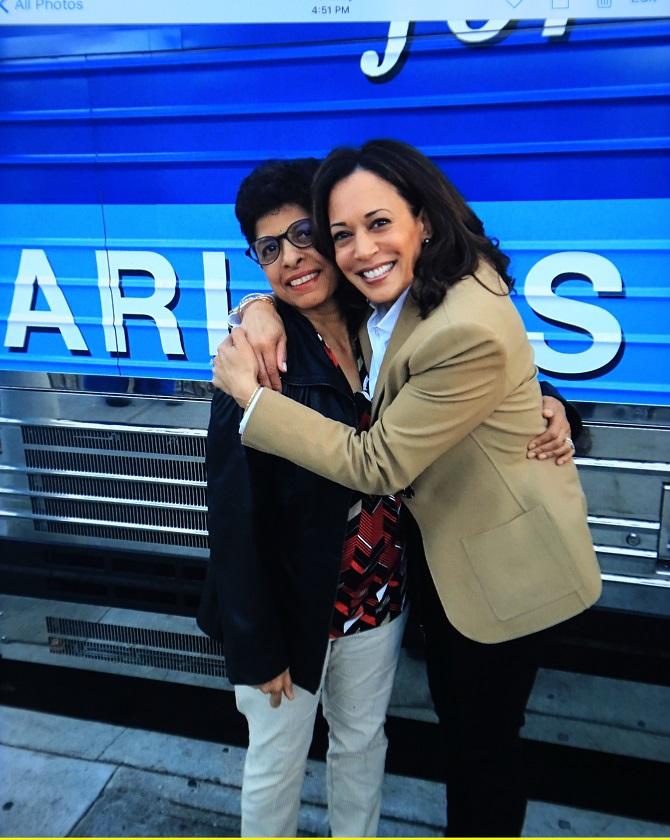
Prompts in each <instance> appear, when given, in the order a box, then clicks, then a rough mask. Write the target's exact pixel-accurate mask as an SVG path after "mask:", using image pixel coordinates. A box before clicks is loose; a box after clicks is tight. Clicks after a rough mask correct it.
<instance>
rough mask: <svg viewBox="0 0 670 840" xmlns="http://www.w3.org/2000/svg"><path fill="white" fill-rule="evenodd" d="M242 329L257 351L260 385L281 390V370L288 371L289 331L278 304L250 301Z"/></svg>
mask: <svg viewBox="0 0 670 840" xmlns="http://www.w3.org/2000/svg"><path fill="white" fill-rule="evenodd" d="M242 329H243V330H244V332H245V334H246V337H247V340H248V341H249V344H250V345H251V347H252V348H253V351H254V353H255V354H256V361H257V362H258V384H259V385H263V386H264V387H266V388H273V389H274V390H275V391H281V378H280V372H281V373H285V372H286V330H285V329H284V322H283V321H282V319H281V317H280V316H279V314H278V313H277V310H276V309H275V308H274V306H268V304H267V303H263V301H256V302H253V303H249V304H247V306H245V307H244V311H243V312H242Z"/></svg>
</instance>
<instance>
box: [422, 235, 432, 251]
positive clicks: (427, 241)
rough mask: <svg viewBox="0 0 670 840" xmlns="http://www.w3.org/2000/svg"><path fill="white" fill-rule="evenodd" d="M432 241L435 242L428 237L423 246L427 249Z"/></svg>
mask: <svg viewBox="0 0 670 840" xmlns="http://www.w3.org/2000/svg"><path fill="white" fill-rule="evenodd" d="M432 241H433V240H432V239H431V238H430V236H427V237H426V238H425V239H424V240H423V242H422V243H421V244H422V245H423V247H424V248H427V247H428V246H429V245H430V243H431V242H432Z"/></svg>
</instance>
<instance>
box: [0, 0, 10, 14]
mask: <svg viewBox="0 0 670 840" xmlns="http://www.w3.org/2000/svg"><path fill="white" fill-rule="evenodd" d="M0 9H2V11H3V12H7V14H9V9H8V8H7V6H5V0H0Z"/></svg>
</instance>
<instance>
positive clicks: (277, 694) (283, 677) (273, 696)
mask: <svg viewBox="0 0 670 840" xmlns="http://www.w3.org/2000/svg"><path fill="white" fill-rule="evenodd" d="M255 688H257V689H258V690H259V691H262V692H263V694H269V695H270V705H271V706H272V708H273V709H277V708H278V707H279V706H280V705H281V701H282V696H284V697H286V699H287V700H293V680H292V679H291V673H290V671H289V669H288V668H287V669H286V670H285V671H282V672H281V674H278V675H277V676H276V677H275V678H274V679H273V680H268V681H267V682H265V683H262V684H261V685H257V686H255Z"/></svg>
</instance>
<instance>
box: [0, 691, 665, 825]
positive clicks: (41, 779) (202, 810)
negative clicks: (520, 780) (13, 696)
mask: <svg viewBox="0 0 670 840" xmlns="http://www.w3.org/2000/svg"><path fill="white" fill-rule="evenodd" d="M243 761H244V750H243V749H241V748H239V747H233V746H227V745H225V744H217V743H212V742H210V741H199V740H194V739H190V738H182V737H179V736H175V735H165V734H162V733H156V732H150V731H146V730H137V729H129V728H125V727H120V726H112V725H109V724H105V723H99V722H94V721H83V720H76V719H73V718H68V717H63V716H59V715H51V714H45V713H41V712H34V711H27V710H25V709H18V708H12V707H8V706H3V707H0V766H1V767H2V768H3V769H2V782H1V788H0V803H1V804H0V809H1V810H0V836H2V837H27V836H30V837H46V836H50V837H73V836H76V837H163V836H172V837H213V836H215V837H236V836H239V831H240V783H241V778H242V767H243ZM444 796H445V793H444V786H443V785H441V784H438V783H436V782H431V781H426V780H422V779H413V778H408V777H404V776H398V775H392V774H387V776H386V779H385V784H384V793H383V805H382V820H381V824H380V830H379V835H380V836H383V837H437V836H441V835H442V834H443V832H444ZM327 828H328V826H327V819H326V808H325V772H324V764H323V763H322V762H319V761H311V760H310V761H309V762H308V768H307V774H306V778H305V784H304V788H303V792H302V806H301V811H300V822H299V834H300V835H301V836H327V833H328V832H327ZM524 836H528V837H548V836H549V837H585V836H588V837H668V836H670V826H668V825H660V824H658V823H653V822H647V821H643V820H632V819H626V818H623V817H617V816H612V815H608V814H603V813H598V812H595V811H586V810H581V809H578V808H574V807H569V806H562V805H555V804H549V803H543V802H531V803H530V805H529V809H528V815H527V819H526V824H525V827H524Z"/></svg>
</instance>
